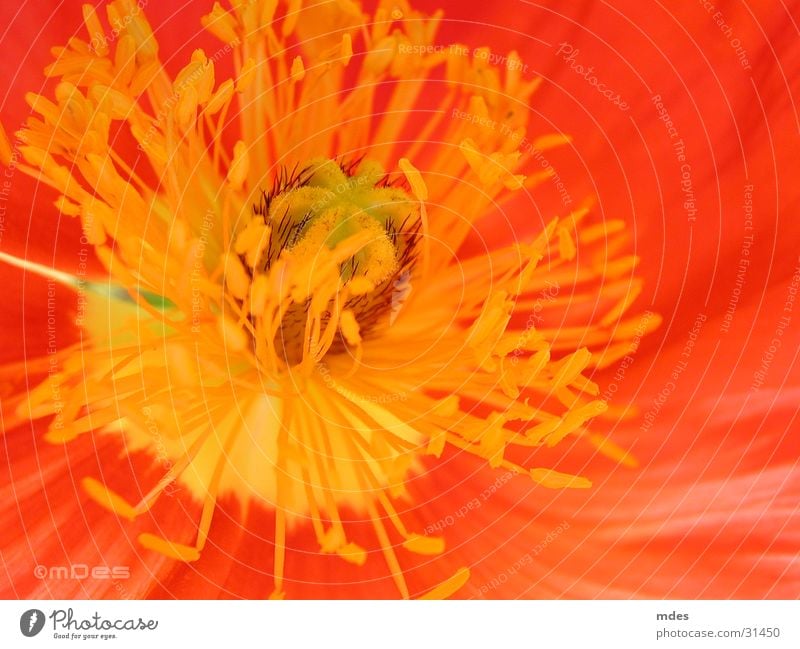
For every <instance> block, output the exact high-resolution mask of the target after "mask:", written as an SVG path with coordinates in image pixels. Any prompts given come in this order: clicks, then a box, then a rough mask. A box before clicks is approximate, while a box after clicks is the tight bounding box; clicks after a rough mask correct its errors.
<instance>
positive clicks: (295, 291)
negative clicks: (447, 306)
mask: <svg viewBox="0 0 800 649" xmlns="http://www.w3.org/2000/svg"><path fill="white" fill-rule="evenodd" d="M407 187H408V182H407V181H406V179H405V178H404V177H403V176H400V177H397V178H394V179H392V178H391V177H390V176H389V175H388V174H387V173H386V172H385V171H384V169H383V167H382V166H381V165H380V164H378V163H376V162H372V161H369V160H361V161H356V162H353V163H344V162H341V161H336V160H332V159H326V158H317V159H314V160H311V161H309V162H308V163H307V164H306V165H304V166H303V167H302V168H300V169H296V170H295V171H294V172H292V173H287V172H282V173H281V174H280V175H279V176H278V178H277V179H276V180H275V181H274V182H273V183H272V187H271V188H270V189H269V190H262V191H261V196H260V199H259V200H258V201H257V202H256V203H255V204H254V205H253V210H252V218H251V220H250V221H249V223H248V224H247V225H246V226H245V227H244V228H243V229H242V231H241V232H240V233H239V234H238V235H237V237H236V240H235V246H234V251H233V254H232V255H229V257H228V260H227V264H226V269H225V274H226V288H227V291H228V293H229V296H230V297H231V298H232V299H233V300H235V301H236V303H237V305H238V306H239V308H241V309H243V310H244V309H246V310H247V313H248V324H249V329H250V330H251V331H252V340H251V343H250V344H251V345H252V346H253V348H254V349H255V351H256V354H257V357H258V358H259V359H261V361H262V362H263V363H264V364H265V366H268V367H272V368H273V369H286V368H291V367H294V366H298V365H302V364H303V363H304V361H305V362H306V365H305V367H309V366H310V362H309V361H313V362H319V361H320V360H322V358H323V357H324V356H325V355H326V354H335V353H339V354H340V353H345V352H347V351H348V350H349V351H351V352H352V351H354V350H356V351H357V349H358V348H359V346H360V344H361V341H362V340H363V339H364V337H365V336H369V335H371V334H373V333H374V332H376V331H378V330H380V328H381V327H382V326H388V325H389V324H390V320H391V318H392V317H393V313H394V312H393V310H392V306H393V304H394V305H396V303H397V296H398V286H401V285H402V283H403V282H404V281H407V279H408V278H409V277H410V276H411V275H412V274H413V272H414V270H415V265H416V261H417V257H418V252H419V247H418V245H417V243H418V239H419V236H420V227H421V216H420V204H419V201H418V200H417V199H416V198H415V197H414V196H413V195H411V194H410V193H409V191H408V189H407ZM268 288H272V289H274V288H278V289H279V290H278V291H277V292H275V291H269V290H268ZM271 295H272V296H274V295H280V296H281V297H282V298H283V299H282V300H280V301H277V302H272V303H270V300H269V298H270V296H271ZM323 296H324V297H323ZM315 332H318V333H315Z"/></svg>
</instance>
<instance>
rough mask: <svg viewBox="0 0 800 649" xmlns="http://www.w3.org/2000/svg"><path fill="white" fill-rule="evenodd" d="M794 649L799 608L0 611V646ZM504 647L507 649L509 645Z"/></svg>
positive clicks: (321, 605) (225, 605)
mask: <svg viewBox="0 0 800 649" xmlns="http://www.w3.org/2000/svg"><path fill="white" fill-rule="evenodd" d="M189 643H197V645H198V646H201V647H213V646H215V645H219V646H234V647H236V649H244V648H247V647H259V648H264V647H280V648H281V649H284V648H290V647H298V648H302V649H305V648H306V647H320V648H323V647H324V649H340V648H341V649H360V648H362V647H363V648H364V649H409V647H412V648H413V649H426V648H427V647H431V648H436V649H441V648H446V647H459V649H469V648H472V647H476V648H478V647H480V648H482V649H483V648H490V647H498V646H513V647H515V649H519V648H523V647H531V648H534V647H542V646H544V645H549V644H553V645H556V644H557V645H558V646H567V647H576V646H580V645H579V643H581V645H583V644H585V646H592V647H612V646H613V647H615V648H617V647H623V648H624V647H635V648H637V649H641V648H643V647H664V648H665V649H666V648H668V647H684V646H685V647H725V648H726V649H727V648H728V647H754V648H760V647H765V648H767V647H768V648H775V649H778V648H779V647H781V648H782V647H794V648H796V647H800V602H797V601H685V600H673V601H519V600H515V601H444V602H382V601H357V602H353V601H305V602H303V601H294V602H293V601H269V602H257V601H238V602H233V601H134V600H125V601H96V602H95V601H0V647H9V648H16V647H22V648H25V647H30V648H31V649H33V648H34V647H53V646H55V647H62V648H67V647H78V646H80V647H113V648H114V649H123V648H126V647H131V648H136V649H141V648H142V647H147V648H148V649H149V648H156V647H185V646H190V645H189ZM512 643H513V645H512Z"/></svg>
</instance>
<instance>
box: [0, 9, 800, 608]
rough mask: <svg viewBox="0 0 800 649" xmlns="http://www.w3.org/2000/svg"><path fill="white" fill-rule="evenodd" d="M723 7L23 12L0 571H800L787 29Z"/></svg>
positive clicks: (235, 589)
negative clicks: (14, 307)
mask: <svg viewBox="0 0 800 649" xmlns="http://www.w3.org/2000/svg"><path fill="white" fill-rule="evenodd" d="M708 4H709V3H705V4H704V3H699V4H698V5H696V6H693V7H692V8H688V7H682V8H681V9H680V12H681V13H680V14H670V13H669V12H667V11H666V10H664V9H661V11H663V14H664V15H659V16H656V17H653V16H652V15H651V14H649V13H647V12H646V11H645V10H644V9H643V8H641V7H639V6H638V5H635V4H634V3H627V2H625V3H620V4H619V5H602V6H597V5H594V4H591V3H585V4H581V5H577V6H575V7H573V8H570V9H569V11H570V12H573V13H570V14H567V13H563V12H564V11H565V10H564V9H562V8H559V10H558V11H556V10H555V8H554V7H549V6H545V5H542V6H537V7H528V6H527V5H525V6H523V5H515V6H514V7H513V11H509V7H506V6H504V5H502V3H500V4H498V7H497V8H496V9H492V10H490V9H479V8H477V7H463V6H462V5H456V4H454V5H453V6H444V7H443V8H444V10H445V11H444V13H442V12H441V11H439V10H438V7H426V6H423V7H412V6H409V4H407V3H406V2H403V1H400V2H378V3H377V6H371V7H362V6H360V5H359V4H358V3H355V2H351V1H349V0H343V1H341V2H320V3H308V4H306V3H302V2H289V3H275V2H266V1H263V2H262V1H260V0H259V1H256V2H249V3H232V5H231V7H230V8H227V7H223V6H221V5H220V4H214V5H213V6H210V7H206V8H204V10H203V12H202V13H201V12H200V11H199V10H198V9H196V8H195V7H191V8H187V9H185V10H181V11H180V12H178V13H176V14H174V15H172V14H170V12H171V10H170V9H169V8H166V7H150V6H148V5H147V3H144V2H140V3H139V4H136V3H134V2H133V0H114V1H113V2H111V3H109V4H108V5H104V6H103V7H94V6H92V5H83V6H82V7H79V6H73V5H71V4H68V5H67V6H66V10H65V17H64V20H63V21H62V20H54V18H53V16H51V15H49V14H48V15H47V16H45V17H39V19H37V16H35V15H34V14H35V12H36V11H41V8H38V9H36V8H30V9H29V11H30V12H31V13H30V14H23V16H22V17H20V18H19V19H18V20H17V23H16V24H18V25H19V26H20V29H19V30H15V32H13V33H15V34H16V38H19V39H20V40H22V41H23V42H28V43H29V42H31V41H33V42H34V45H33V46H31V47H30V49H29V50H28V51H29V56H28V57H26V59H29V61H28V60H26V61H25V62H24V65H23V66H22V68H21V74H20V75H18V77H14V75H7V77H8V78H13V79H14V81H13V87H14V88H15V89H17V88H18V89H19V90H20V91H22V92H24V93H25V94H24V98H25V102H26V104H27V106H28V109H27V113H26V112H23V109H21V108H20V107H19V104H14V103H13V101H12V103H11V105H12V108H11V109H9V110H8V111H5V110H4V118H3V122H4V125H5V126H6V127H7V128H8V129H9V130H8V131H6V132H7V135H4V136H3V138H2V141H1V142H0V153H1V154H2V161H3V163H4V164H5V165H6V175H7V177H8V178H11V181H9V184H7V185H6V187H7V190H8V191H6V192H5V196H4V199H5V203H6V205H7V208H8V209H7V210H6V215H7V216H6V218H7V223H6V235H5V236H6V238H7V239H8V238H10V239H11V242H10V243H7V242H6V241H3V244H4V245H3V248H4V250H3V251H2V252H0V257H2V260H3V261H4V262H5V265H6V267H5V269H4V273H5V274H6V276H7V278H8V279H7V285H8V287H9V292H10V293H11V296H12V300H13V301H16V303H17V304H19V312H18V313H17V314H16V316H17V317H16V318H14V317H13V315H12V317H11V318H10V322H8V323H7V326H4V336H5V339H6V340H8V341H9V342H10V344H9V345H7V346H6V350H5V356H6V360H7V363H6V365H5V368H4V369H3V370H2V374H3V381H4V384H3V392H2V396H3V402H2V403H3V419H4V423H3V427H4V430H5V434H4V437H3V442H4V444H3V452H4V462H3V472H4V474H3V493H4V500H3V502H5V503H7V505H6V506H4V507H3V509H2V521H3V525H2V530H3V531H2V532H1V533H0V539H2V547H3V562H4V567H5V574H6V575H7V579H8V581H7V583H5V584H4V586H3V589H4V590H3V592H4V593H6V594H8V595H13V596H18V597H57V598H70V597H80V596H89V597H97V598H103V597H108V598H114V597H134V598H138V597H181V598H195V597H198V598H205V597H251V598H255V597H266V596H272V597H284V596H288V597H317V598H324V597H354V598H355V597H404V598H408V597H433V598H439V597H450V596H455V597H636V596H639V597H669V596H676V597H731V596H737V597H768V596H775V597H786V596H794V595H796V593H797V592H798V586H799V585H800V571H798V568H797V564H796V558H795V554H796V549H797V542H798V537H797V535H798V526H797V514H798V509H797V504H796V503H797V501H798V499H797V496H798V493H797V492H798V484H799V483H798V480H797V479H796V457H797V450H798V449H797V440H796V439H795V438H793V437H792V436H791V430H792V428H793V422H794V417H795V414H796V405H795V404H796V399H792V397H793V396H795V395H796V388H794V384H793V378H794V377H795V376H796V372H795V367H794V365H795V359H794V357H792V356H791V354H792V351H791V350H794V349H795V346H794V344H793V343H794V342H795V338H797V334H796V327H795V328H793V327H792V326H791V324H792V314H793V311H794V309H795V296H796V292H797V288H798V285H799V284H800V271H798V270H797V266H798V259H797V256H796V255H797V253H796V245H795V244H796V241H797V231H796V230H797V226H796V225H795V224H794V223H787V222H786V219H785V214H786V210H787V208H790V207H791V206H793V205H794V204H796V195H794V194H793V193H792V191H793V190H792V189H791V188H789V187H787V186H786V185H787V183H785V182H783V178H784V177H785V176H786V166H787V165H788V164H791V161H792V160H793V159H794V158H793V157H792V155H793V153H796V151H793V150H792V145H791V144H787V143H785V142H782V141H781V140H782V139H783V138H779V137H777V134H778V133H787V134H796V129H797V119H796V113H795V112H794V111H793V108H792V106H793V104H792V101H791V100H792V88H791V87H790V86H789V85H788V82H787V81H786V79H793V78H795V77H793V75H792V72H794V71H795V69H796V67H797V63H798V61H797V53H796V52H795V51H794V50H793V49H792V48H791V43H792V35H793V34H792V26H793V23H792V22H791V21H790V20H788V16H787V15H784V14H782V13H780V12H779V11H777V10H774V11H764V12H763V15H761V14H758V15H756V14H754V13H752V12H750V11H749V10H748V11H747V12H744V11H743V10H742V9H740V8H738V6H735V5H733V4H729V3H722V2H720V3H718V6H712V8H711V9H709V8H708V6H707V5H708ZM648 11H649V10H648ZM79 14H80V17H82V19H83V24H82V25H79V21H78V16H79ZM195 14H196V15H195ZM443 16H448V18H447V19H445V18H443ZM73 19H74V20H73ZM520 21H522V22H523V23H524V25H525V26H526V28H525V29H520ZM12 22H14V21H12V20H8V21H7V24H8V23H12ZM41 24H43V25H45V26H46V27H45V28H44V29H42V35H41V36H38V37H36V38H34V37H35V36H36V35H37V34H38V33H39V30H40V27H39V25H41ZM50 24H52V29H51V28H50V27H47V26H48V25H50ZM197 25H202V29H203V31H202V32H201V31H198V29H197V27H196V26H197ZM56 35H57V36H58V37H59V38H57V39H54V40H53V41H52V42H50V41H49V40H48V43H47V46H50V47H53V48H54V49H52V52H51V55H52V56H51V57H50V60H47V61H45V59H47V56H46V53H44V54H43V52H42V49H44V50H46V49H47V47H43V46H42V39H49V38H50V37H51V36H53V37H55V36H56ZM603 36H608V38H604V37H603ZM25 49H28V46H26V48H25ZM648 57H649V58H648ZM776 63H777V65H776ZM29 64H30V65H29ZM4 65H6V66H9V65H16V62H14V61H6V62H4ZM29 67H30V69H29ZM42 67H44V77H42V75H41V68H42ZM712 81H713V84H712ZM14 106H16V108H14ZM756 107H758V108H757V109H756ZM15 111H16V112H15ZM710 115H713V116H714V118H713V120H710V122H709V121H707V120H708V119H709V118H708V116H710ZM789 169H791V167H789ZM26 177H27V178H26ZM779 190H780V191H779ZM48 205H50V206H52V205H55V208H52V207H49V208H48V207H47V206H48ZM23 233H25V234H24V235H23ZM668 243H669V247H667V244H668ZM15 319H16V320H17V323H16V326H15V322H14V320H15ZM731 350H733V351H731ZM795 437H796V436H795Z"/></svg>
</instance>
